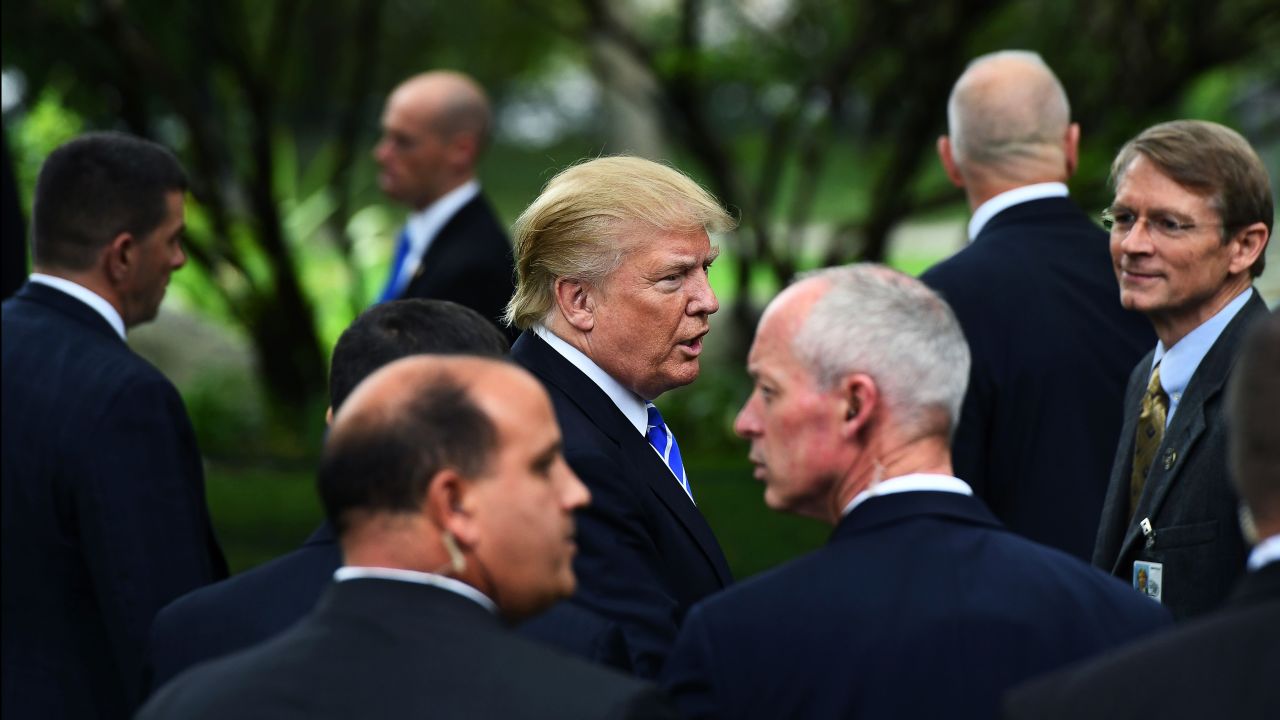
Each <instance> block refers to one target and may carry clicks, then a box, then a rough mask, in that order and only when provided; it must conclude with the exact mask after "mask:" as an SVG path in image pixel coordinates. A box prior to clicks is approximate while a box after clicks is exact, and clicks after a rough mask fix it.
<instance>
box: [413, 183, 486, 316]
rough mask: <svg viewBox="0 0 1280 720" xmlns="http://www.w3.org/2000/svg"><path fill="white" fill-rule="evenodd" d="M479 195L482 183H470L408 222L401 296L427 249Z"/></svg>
mask: <svg viewBox="0 0 1280 720" xmlns="http://www.w3.org/2000/svg"><path fill="white" fill-rule="evenodd" d="M479 194H480V183H479V181H477V180H470V181H468V182H466V183H463V184H462V185H459V186H458V187H456V188H454V189H453V190H450V191H449V192H447V193H445V194H444V195H441V196H440V198H439V199H438V200H436V201H435V202H433V203H431V204H430V205H428V206H426V207H425V208H423V209H421V210H419V211H418V212H416V213H414V214H412V215H410V216H409V220H408V222H406V223H405V229H406V230H407V231H408V232H409V251H408V253H406V254H405V258H404V263H402V264H401V265H400V272H399V274H397V275H396V285H395V287H396V292H397V293H401V292H404V289H405V288H406V287H408V285H409V280H411V279H412V278H413V274H414V273H416V272H417V271H418V266H419V265H421V264H422V258H424V257H426V254H427V250H428V249H430V247H431V243H432V242H433V241H434V240H435V239H436V235H439V234H440V230H441V229H442V228H444V226H445V224H447V223H448V222H449V221H450V220H452V219H453V216H454V215H457V214H458V211H459V210H461V209H462V206H463V205H466V204H467V203H469V202H471V200H472V198H474V197H475V196H476V195H479Z"/></svg>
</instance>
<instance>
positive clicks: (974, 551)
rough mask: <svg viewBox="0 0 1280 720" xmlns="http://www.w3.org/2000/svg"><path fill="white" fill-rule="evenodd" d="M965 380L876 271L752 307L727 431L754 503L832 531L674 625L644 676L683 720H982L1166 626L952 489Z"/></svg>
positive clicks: (936, 330)
mask: <svg viewBox="0 0 1280 720" xmlns="http://www.w3.org/2000/svg"><path fill="white" fill-rule="evenodd" d="M968 366H969V353H968V348H967V347H966V345H965V341H964V336H963V334H962V333H961V331H960V327H959V325H958V324H957V322H956V320H955V317H954V316H953V315H952V313H951V311H950V309H949V308H948V307H947V305H946V303H944V302H943V301H942V300H941V299H939V298H938V296H937V295H935V294H934V293H933V292H932V291H930V290H929V289H928V288H926V287H925V286H924V285H923V284H921V283H920V282H919V281H917V280H915V279H912V278H909V277H907V276H905V275H902V274H900V273H897V272H895V271H893V270H889V269H888V268H885V267H882V266H878V265H853V266H847V267H841V268H832V269H828V270H822V271H818V272H817V273H815V274H813V275H811V276H809V277H807V278H806V279H804V280H802V281H800V282H798V283H797V284H795V285H793V286H792V287H790V288H789V289H787V290H786V291H784V292H783V293H782V294H781V295H779V296H778V298H776V299H775V300H774V301H773V302H772V303H771V304H770V305H769V307H768V308H767V309H766V310H765V313H764V315H763V317H762V318H761V320H760V326H759V328H758V330H757V333H756V339H755V342H754V344H753V345H752V348H751V353H750V355H749V357H748V365H747V367H748V370H749V372H750V373H751V375H752V377H753V378H754V379H755V389H754V391H753V392H752V394H751V396H750V397H749V398H748V399H747V402H746V404H745V405H744V406H743V408H742V410H741V412H740V413H739V414H738V418H737V421H736V422H735V430H736V431H737V432H738V434H739V435H742V436H743V437H745V438H747V439H748V440H750V441H751V450H750V455H749V457H750V460H751V462H752V463H753V464H754V465H755V476H756V478H757V479H759V480H763V481H764V485H765V492H764V499H765V503H766V504H767V505H769V507H771V508H774V509H776V510H783V511H787V512H792V513H796V514H800V515H806V516H809V517H813V518H816V519H819V520H822V521H824V522H828V523H831V524H832V525H834V526H835V531H834V533H833V534H832V536H831V539H830V541H829V542H828V544H827V546H826V547H824V548H822V549H820V550H818V551H816V552H814V553H812V554H810V555H808V556H805V557H802V558H800V559H798V560H795V561H792V562H791V563H788V564H786V565H784V566H782V567H780V568H777V569H775V570H773V571H771V572H769V573H766V574H764V575H761V576H757V577H755V578H752V579H750V580H747V581H745V582H743V583H741V584H739V585H737V586H735V587H733V588H731V589H729V590H726V591H725V592H723V593H721V594H719V595H716V596H714V597H712V598H709V599H707V600H705V601H703V602H701V603H699V604H698V605H697V606H695V607H694V608H693V610H692V611H691V612H690V613H689V617H688V618H687V619H686V620H685V624H684V627H683V628H682V629H681V631H680V638H679V640H678V641H677V643H676V646H675V649H674V650H673V651H672V653H671V657H670V658H669V659H668V661H667V665H666V668H665V670H664V672H663V684H664V685H665V686H666V687H667V689H668V691H669V692H671V694H672V695H673V697H674V698H675V699H676V702H677V705H678V706H679V707H680V709H681V710H682V711H683V712H684V713H685V715H686V716H687V717H690V718H836V717H903V718H932V717H947V718H990V717H992V716H993V715H995V713H996V712H997V710H998V707H999V706H998V704H997V703H998V701H999V698H1000V695H1001V693H1002V692H1003V691H1004V690H1005V689H1006V688H1008V687H1009V686H1011V685H1013V684H1015V683H1017V682H1018V681H1020V680H1022V679H1025V678H1027V677H1030V676H1032V675H1034V674H1036V673H1038V672H1043V671H1045V670H1048V669H1051V668H1054V667H1057V666H1060V665H1062V664H1064V663H1067V662H1070V661H1072V660H1076V659H1079V658H1083V657H1087V656H1089V655H1092V654H1094V653H1097V652H1099V651H1101V650H1103V649H1105V648H1108V647H1111V646H1113V645H1116V644H1117V643H1121V642H1125V641H1127V640H1130V639H1132V638H1135V637H1138V636H1140V635H1143V634H1144V633H1147V632H1150V631H1152V630H1155V629H1156V628H1159V627H1161V626H1163V625H1166V624H1168V622H1169V616H1168V613H1167V612H1166V611H1165V610H1164V609H1163V608H1161V607H1160V606H1159V605H1157V604H1156V603H1154V602H1151V601H1150V600H1147V599H1146V598H1143V597H1142V596H1140V595H1138V594H1137V593H1135V592H1133V591H1132V590H1131V589H1129V588H1127V587H1125V585H1124V584H1123V583H1120V582H1117V581H1116V580H1115V579H1114V578H1109V577H1107V576H1106V574H1104V573H1101V572H1099V571H1097V570H1096V569H1094V568H1091V567H1089V566H1088V565H1087V564H1085V563H1083V562H1081V561H1080V560H1077V559H1076V558H1073V557H1071V556H1069V555H1066V554H1065V553H1062V552H1060V551H1058V550H1055V549H1052V548H1047V547H1044V546H1042V545H1039V544H1037V543H1034V542H1031V541H1030V540H1027V539H1026V538H1023V537H1021V536H1019V535H1017V534H1015V533H1012V532H1010V531H1009V530H1007V529H1006V528H1004V527H1002V526H1001V525H1000V523H999V522H998V521H997V520H996V519H995V517H993V516H992V514H991V512H990V511H988V510H987V508H986V507H985V506H984V505H983V503H982V501H981V500H979V499H977V498H975V497H973V494H972V491H971V490H970V488H969V486H968V485H967V484H966V483H964V482H963V481H961V480H960V479H958V478H956V477H954V476H953V474H952V469H951V457H950V452H949V450H948V438H949V435H950V432H951V428H952V427H953V425H954V422H955V418H956V417H957V415H958V414H959V409H960V404H961V400H962V399H963V397H964V389H965V381H966V379H967V378H968Z"/></svg>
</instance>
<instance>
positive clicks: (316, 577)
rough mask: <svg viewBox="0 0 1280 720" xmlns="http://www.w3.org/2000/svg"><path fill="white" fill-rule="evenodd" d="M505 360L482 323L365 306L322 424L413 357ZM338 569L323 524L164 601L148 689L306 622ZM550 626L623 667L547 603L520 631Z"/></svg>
mask: <svg viewBox="0 0 1280 720" xmlns="http://www.w3.org/2000/svg"><path fill="white" fill-rule="evenodd" d="M507 350H508V348H507V341H506V339H505V338H504V337H503V335H502V333H501V332H499V331H498V329H497V328H495V327H494V326H493V324H492V323H489V322H487V321H486V320H485V319H484V318H483V317H481V316H480V315H479V314H478V313H477V312H475V311H474V310H471V309H469V308H465V307H462V306H461V305H458V304H456V303H451V302H448V301H444V300H422V299H419V298H413V299H408V300H394V301H391V302H387V303H382V304H380V305H375V306H373V307H372V308H369V309H368V310H366V311H365V312H364V313H362V314H361V315H360V316H359V317H357V318H356V319H355V321H354V322H353V323H352V324H351V326H350V327H348V328H347V329H346V330H345V331H344V332H343V333H342V336H341V337H340V338H338V343H337V345H336V346H335V347H334V350H333V362H332V365H331V368H330V381H329V393H330V395H329V398H330V405H329V407H330V419H332V413H333V410H335V409H338V408H341V407H342V404H343V402H344V401H346V399H347V396H348V395H350V393H351V391H352V390H354V389H355V387H356V385H357V384H359V383H360V381H362V380H364V379H365V378H366V377H368V376H369V375H371V374H373V372H374V371H376V370H378V369H379V368H381V367H383V366H385V365H387V364H389V363H391V362H393V361H395V360H399V359H401V358H404V357H409V356H411V355H420V354H430V355H451V354H467V355H474V356H480V357H491V358H498V357H501V356H503V355H505V354H506V352H507ZM341 565H342V553H341V551H340V549H339V547H338V541H337V538H336V536H335V535H334V532H333V526H332V525H330V524H329V523H328V522H325V523H322V524H321V525H320V527H318V528H316V530H315V532H314V533H312V535H311V537H310V538H308V539H307V541H306V543H305V544H304V545H303V546H302V547H300V548H298V549H297V550H294V551H293V552H291V553H289V554H287V555H284V556H282V557H279V558H276V559H274V560H272V561H270V562H268V563H266V564H264V565H262V566H259V567H256V568H253V569H251V570H249V571H247V572H243V573H240V574H239V575H236V576H234V577H231V578H228V579H226V580H223V581H222V582H219V583H214V584H213V585H209V586H207V587H204V588H201V589H199V590H196V591H194V592H192V593H189V594H187V595H184V596H183V597H181V598H178V599H177V600H175V601H173V602H172V603H170V604H169V605H168V606H167V607H165V608H164V609H163V610H161V611H160V614H159V615H157V617H156V620H155V622H154V623H153V624H152V627H151V642H150V647H149V651H150V652H149V660H150V663H151V670H152V676H151V683H152V687H160V686H161V685H163V684H164V683H166V682H168V681H169V680H171V679H172V678H173V677H175V676H176V675H177V674H178V673H180V672H182V671H183V670H186V669H187V668H189V667H191V666H192V665H195V664H197V663H200V662H203V661H205V660H210V659H213V658H216V657H220V656H223V655H227V654H229V653H232V652H235V651H236V650H242V649H244V648H247V647H251V646H253V645H256V644H258V643H261V642H263V641H265V640H268V639H270V638H272V637H274V636H276V635H278V634H280V633H281V632H283V631H284V630H286V629H288V628H289V627H290V626H292V625H293V624H294V623H296V622H297V621H298V620H300V619H302V618H303V617H304V616H305V615H306V614H307V613H309V612H311V610H312V609H313V608H314V607H315V605H316V602H317V601H318V600H319V599H320V597H321V595H322V594H323V593H324V591H325V589H326V588H328V586H329V585H330V584H331V583H332V582H333V573H334V572H335V571H336V570H337V569H338V568H339V567H340V566H341ZM558 624H569V625H570V626H571V627H573V628H574V630H575V632H573V633H570V634H568V635H566V636H565V637H556V638H553V639H555V640H559V641H561V648H562V649H564V650H568V651H570V652H573V653H575V654H578V655H581V656H583V657H586V658H588V659H591V660H594V661H597V662H601V663H605V664H610V665H615V666H621V667H622V668H623V669H626V668H628V667H629V665H628V664H627V663H628V662H629V661H628V658H627V654H626V651H625V647H624V646H623V641H622V634H621V631H620V630H618V628H617V627H616V625H615V624H613V623H610V622H608V621H606V620H604V619H603V618H599V617H597V616H595V615H594V614H592V613H590V612H588V611H587V610H585V609H582V608H579V607H576V606H573V605H569V604H568V603H557V604H556V605H554V606H552V608H551V609H550V610H549V611H548V612H547V613H544V614H542V615H539V616H538V617H537V618H533V619H532V620H530V621H528V622H526V623H524V624H523V625H522V626H521V630H522V632H524V633H525V634H526V635H528V636H532V637H539V638H540V637H542V629H543V628H544V627H545V626H548V625H552V626H555V625H558Z"/></svg>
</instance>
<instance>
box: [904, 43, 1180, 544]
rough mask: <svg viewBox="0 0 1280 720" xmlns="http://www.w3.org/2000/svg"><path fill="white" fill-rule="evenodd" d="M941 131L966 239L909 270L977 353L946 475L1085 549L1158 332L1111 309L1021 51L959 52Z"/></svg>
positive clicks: (1096, 237)
mask: <svg viewBox="0 0 1280 720" xmlns="http://www.w3.org/2000/svg"><path fill="white" fill-rule="evenodd" d="M947 118H948V125H949V133H950V134H949V135H944V136H943V137H941V138H939V139H938V156H939V158H940V159H941V161H942V166H943V167H944V168H945V169H946V172H947V175H948V177H950V178H951V181H952V182H954V183H955V184H956V185H957V186H959V187H962V188H964V191H965V196H966V197H967V198H968V201H969V207H970V208H971V209H972V210H973V218H972V219H971V220H970V222H969V240H970V241H971V243H970V244H969V245H968V246H967V247H965V248H964V249H963V250H961V251H960V252H958V253H956V254H955V255H954V256H952V257H951V258H949V259H947V260H945V261H943V262H941V263H939V264H938V265H935V266H934V267H933V268H931V269H929V270H928V271H927V272H925V273H924V274H923V275H922V276H921V279H922V280H923V281H924V282H925V283H926V284H927V285H929V286H930V287H932V288H933V289H934V290H936V291H938V292H939V293H940V294H941V295H942V296H943V298H944V299H946V301H947V303H948V304H949V305H951V307H952V309H953V310H954V311H955V314H956V318H957V319H958V320H959V321H960V327H961V328H963V329H964V334H965V338H966V339H967V340H968V342H969V349H970V352H971V353H972V358H973V364H972V366H971V369H970V373H969V389H968V392H967V393H966V394H965V401H964V406H963V409H962V410H961V412H960V423H959V425H958V426H957V428H956V435H955V440H954V441H953V443H952V459H953V462H954V463H955V469H956V474H957V475H959V476H960V477H962V478H964V479H965V482H967V483H969V486H970V487H972V488H973V491H974V493H975V494H976V495H977V496H978V497H980V498H982V499H983V501H985V502H986V504H987V505H988V507H990V508H991V511H992V512H993V513H995V516H996V517H997V518H999V519H1000V521H1001V522H1002V523H1004V525H1005V526H1006V527H1008V528H1009V529H1010V530H1013V531H1014V532H1016V533H1019V534H1021V535H1024V536H1026V537H1028V538H1031V539H1032V540H1035V541H1036V542H1040V543H1044V544H1046V545H1049V546H1051V547H1056V548H1058V549H1060V550H1065V551H1066V552H1069V553H1071V554H1072V555H1075V556H1076V557H1078V558H1080V559H1082V560H1085V561H1088V560H1089V559H1090V558H1091V557H1092V556H1093V544H1094V540H1095V539H1096V537H1097V533H1098V516H1099V514H1100V512H1101V510H1102V500H1103V496H1104V495H1105V494H1106V491H1107V476H1108V472H1109V470H1110V468H1111V459H1112V457H1113V456H1114V454H1115V444H1116V437H1117V434H1118V433H1119V432H1120V419H1121V410H1122V407H1121V402H1122V398H1123V396H1124V388H1125V382H1126V381H1127V380H1128V378H1129V372H1130V371H1131V370H1132V369H1133V364H1134V363H1136V362H1137V361H1138V358H1140V357H1142V354H1143V353H1145V352H1146V351H1147V350H1148V349H1149V348H1150V347H1151V344H1152V343H1153V342H1155V335H1154V334H1153V333H1152V331H1151V327H1150V324H1149V323H1147V322H1146V319H1145V318H1144V317H1142V315H1140V314H1139V313H1136V312H1131V311H1129V310H1126V309H1124V308H1122V307H1120V306H1119V305H1118V304H1117V303H1116V301H1115V297H1116V292H1117V288H1116V279H1115V274H1114V273H1113V272H1112V270H1111V258H1110V256H1109V255H1108V253H1107V234H1106V233H1105V232H1104V231H1103V230H1102V229H1100V228H1099V227H1098V225H1097V223H1096V221H1095V220H1093V219H1091V218H1090V217H1089V216H1087V215H1085V213H1084V212H1082V211H1081V210H1080V208H1079V207H1078V206H1077V205H1076V204H1075V203H1074V202H1072V201H1071V200H1070V199H1069V198H1068V197H1067V186H1066V182H1067V179H1068V178H1070V177H1071V175H1072V173H1074V172H1075V169H1076V157H1077V150H1078V146H1079V139H1080V127H1079V126H1078V125H1076V124H1075V123H1073V122H1071V110H1070V106H1069V104H1068V102H1067V94H1066V92H1065V91H1064V90H1063V88H1062V84H1061V83H1059V82H1058V79H1057V78H1056V77H1055V76H1054V74H1053V71H1052V70H1050V69H1049V68H1048V67H1047V66H1046V65H1045V64H1044V61H1043V60H1041V58H1040V56H1039V55H1037V54H1035V53H1031V52H1025V51H1002V52H997V53H992V54H990V55H984V56H982V57H979V58H977V59H976V60H974V61H973V62H972V63H970V65H969V67H968V69H967V70H965V72H964V74H963V75H961V76H960V79H959V80H957V81H956V85H955V87H954V89H952V91H951V99H950V101H949V102H948V105H947Z"/></svg>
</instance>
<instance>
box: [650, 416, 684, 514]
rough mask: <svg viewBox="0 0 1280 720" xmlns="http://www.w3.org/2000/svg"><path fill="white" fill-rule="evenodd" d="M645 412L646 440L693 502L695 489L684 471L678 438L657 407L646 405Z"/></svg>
mask: <svg viewBox="0 0 1280 720" xmlns="http://www.w3.org/2000/svg"><path fill="white" fill-rule="evenodd" d="M645 410H647V411H648V413H649V429H648V430H647V431H646V432H645V434H644V436H645V438H647V439H648V440H649V444H650V445H652V446H653V449H654V450H657V451H658V454H659V455H661V456H662V461H663V462H665V463H666V464H667V467H669V468H671V474H672V475H675V476H676V480H677V481H678V482H679V483H680V487H682V488H684V491H685V493H686V494H687V495H688V496H689V499H690V500H692V499H693V489H692V488H690V487H689V475H688V474H687V473H686V472H685V471H684V461H683V460H681V459H680V446H679V445H677V444H676V436H675V435H672V434H671V430H670V429H669V428H668V427H667V424H666V423H665V422H663V420H662V413H660V412H658V408H657V406H655V405H654V404H653V403H645Z"/></svg>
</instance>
